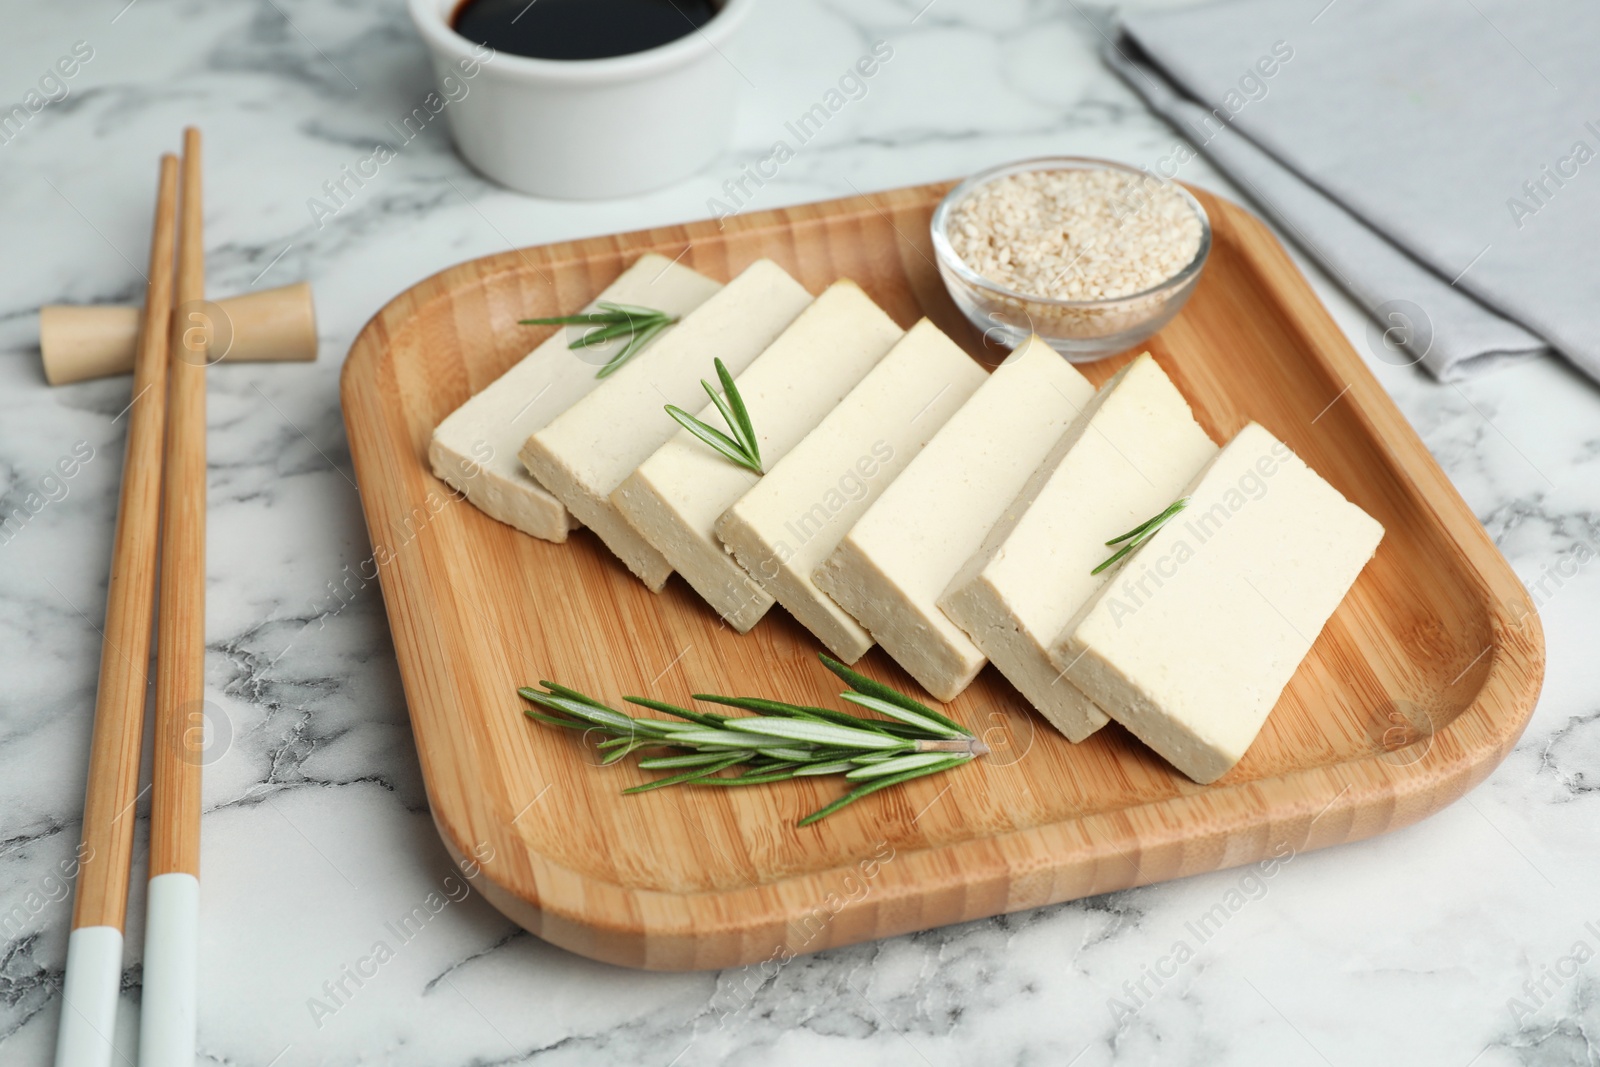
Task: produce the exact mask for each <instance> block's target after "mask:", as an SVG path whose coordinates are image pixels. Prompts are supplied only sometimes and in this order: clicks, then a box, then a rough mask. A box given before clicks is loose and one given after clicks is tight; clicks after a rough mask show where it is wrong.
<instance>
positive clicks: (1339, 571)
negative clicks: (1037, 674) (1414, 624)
mask: <svg viewBox="0 0 1600 1067" xmlns="http://www.w3.org/2000/svg"><path fill="white" fill-rule="evenodd" d="M1188 495H1189V497H1190V502H1189V506H1188V507H1187V508H1186V509H1185V510H1184V511H1182V512H1180V513H1179V514H1178V515H1177V516H1176V517H1175V518H1174V519H1173V520H1172V521H1171V522H1169V523H1167V524H1166V525H1165V526H1164V527H1162V529H1161V530H1160V531H1159V532H1158V533H1157V534H1155V536H1153V537H1152V538H1151V539H1150V540H1149V541H1147V542H1145V544H1144V545H1143V547H1141V548H1140V549H1139V550H1138V551H1137V552H1135V553H1134V554H1133V555H1132V556H1131V557H1130V559H1129V561H1128V564H1127V566H1126V567H1124V568H1123V569H1122V571H1121V573H1119V574H1118V575H1117V576H1116V579H1115V580H1114V581H1112V582H1110V583H1107V584H1106V585H1105V586H1104V587H1103V588H1102V589H1101V590H1100V592H1099V594H1098V595H1096V596H1095V597H1094V599H1092V600H1091V601H1089V603H1088V604H1086V605H1085V606H1084V607H1083V608H1082V609H1080V611H1079V612H1078V613H1077V615H1076V616H1075V617H1074V618H1073V619H1072V620H1071V621H1070V622H1068V624H1067V626H1066V628H1065V629H1064V631H1063V633H1062V634H1061V636H1060V637H1059V638H1058V639H1057V640H1056V641H1055V642H1054V644H1053V646H1052V648H1051V657H1050V658H1051V661H1052V662H1053V663H1055V665H1056V666H1057V668H1058V669H1061V670H1065V671H1066V672H1067V675H1068V677H1069V678H1071V679H1072V681H1074V682H1075V683H1077V685H1078V687H1079V688H1080V689H1082V690H1083V691H1084V692H1085V693H1087V694H1088V695H1089V696H1090V697H1091V698H1093V699H1094V701H1095V702H1096V703H1097V704H1099V705H1100V706H1101V707H1102V708H1104V709H1105V710H1106V712H1107V713H1108V714H1109V715H1110V716H1111V717H1112V718H1114V719H1116V720H1117V721H1118V722H1120V723H1122V725H1124V726H1126V727H1127V728H1128V729H1129V730H1130V731H1132V732H1133V733H1134V734H1135V735H1136V736H1137V737H1138V738H1139V739H1140V740H1141V741H1143V742H1144V743H1145V744H1147V745H1149V746H1150V747H1151V748H1153V749H1155V751H1156V752H1158V753H1159V754H1160V755H1161V756H1162V757H1164V758H1165V759H1166V760H1167V761H1168V762H1169V763H1171V764H1172V765H1173V766H1174V767H1176V768H1177V769H1178V770H1180V771H1182V772H1183V773H1184V774H1186V775H1188V776H1189V777H1190V778H1193V779H1194V780H1195V781H1197V782H1200V783H1207V782H1214V781H1216V780H1217V779H1218V778H1220V777H1222V775H1223V774H1225V773H1227V771H1228V769H1229V768H1231V767H1232V766H1233V765H1234V764H1235V763H1237V762H1238V761H1239V760H1240V759H1241V758H1242V757H1243V756H1244V753H1245V750H1246V749H1248V748H1249V747H1250V743H1251V742H1252V741H1254V740H1255V737H1256V734H1257V733H1258V732H1259V731H1260V729H1261V724H1262V723H1263V722H1265V721H1266V718H1267V714H1268V713H1269V712H1271V710H1272V707H1273V705H1274V704H1276V703H1277V701H1278V696H1279V695H1280V694H1281V693H1282V692H1283V688H1284V686H1286V685H1288V684H1289V679H1290V678H1291V677H1292V676H1293V675H1294V672H1295V668H1296V667H1298V666H1299V664H1300V661H1301V660H1302V659H1304V658H1305V655H1306V653H1307V652H1309V651H1310V650H1311V645H1312V642H1314V641H1315V640H1316V637H1317V634H1318V633H1320V632H1321V630H1322V627H1323V624H1325V623H1326V622H1327V621H1328V617H1329V616H1330V615H1332V614H1333V612H1334V609H1335V608H1337V607H1338V606H1339V602H1340V601H1341V600H1343V599H1344V595H1345V594H1346V593H1347V592H1348V591H1349V589H1350V586H1351V585H1352V584H1354V582H1355V580H1356V576H1357V575H1358V574H1360V573H1361V568H1362V567H1364V566H1365V565H1366V562H1367V560H1369V559H1371V558H1372V554H1373V552H1374V551H1375V550H1376V549H1377V546H1378V542H1379V540H1380V539H1381V538H1382V537H1383V527H1381V526H1380V525H1378V523H1377V522H1376V521H1375V520H1374V519H1373V518H1372V517H1371V516H1369V515H1368V514H1367V513H1366V512H1364V511H1362V510H1361V509H1360V508H1358V507H1356V506H1355V505H1354V504H1352V503H1350V502H1349V501H1348V500H1346V499H1345V498H1344V497H1343V496H1341V495H1340V494H1339V492H1338V490H1336V489H1334V488H1333V487H1332V486H1330V485H1329V484H1328V483H1327V482H1325V481H1323V480H1322V478H1321V477H1320V476H1319V475H1318V474H1317V473H1316V472H1315V471H1313V470H1311V468H1309V467H1307V466H1306V465H1305V463H1303V462H1302V461H1301V460H1300V458H1299V457H1298V456H1296V455H1295V454H1294V453H1293V452H1291V451H1290V450H1289V448H1288V446H1287V445H1284V444H1283V443H1282V442H1280V441H1278V440H1277V439H1276V438H1274V437H1273V436H1272V435H1271V434H1270V433H1268V432H1267V431H1266V430H1264V429H1262V428H1261V427H1260V426H1259V425H1257V424H1255V423H1251V424H1250V425H1249V426H1246V427H1245V428H1244V429H1243V430H1241V431H1240V432H1239V436H1238V437H1236V438H1234V439H1233V441H1231V442H1230V443H1229V444H1228V445H1227V447H1225V448H1223V449H1222V451H1221V452H1220V453H1218V455H1217V457H1216V459H1215V460H1213V461H1212V462H1211V464H1210V465H1209V466H1208V467H1207V468H1206V469H1205V471H1204V472H1203V473H1202V474H1201V475H1200V477H1199V478H1198V480H1197V481H1196V482H1195V484H1194V485H1193V487H1192V488H1191V489H1190V490H1189V494H1188Z"/></svg>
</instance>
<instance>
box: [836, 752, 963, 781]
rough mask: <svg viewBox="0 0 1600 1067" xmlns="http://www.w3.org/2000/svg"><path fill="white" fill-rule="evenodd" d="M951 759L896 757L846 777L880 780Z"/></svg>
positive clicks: (938, 755) (923, 755) (930, 754)
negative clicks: (884, 776) (890, 775)
mask: <svg viewBox="0 0 1600 1067" xmlns="http://www.w3.org/2000/svg"><path fill="white" fill-rule="evenodd" d="M964 758H966V757H964ZM950 759H951V757H950V756H949V755H948V754H946V753H940V752H917V753H913V754H912V755H910V756H896V757H895V758H894V759H888V760H884V761H883V762H882V763H873V764H869V765H867V766H865V767H857V768H856V769H855V770H853V771H847V772H846V773H845V777H846V778H848V779H851V780H852V781H853V780H855V779H857V778H878V777H881V776H883V775H885V774H900V773H902V772H905V771H915V770H920V769H922V768H925V767H932V766H934V765H935V764H942V763H948V762H949V761H950Z"/></svg>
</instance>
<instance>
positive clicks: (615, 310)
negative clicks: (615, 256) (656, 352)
mask: <svg viewBox="0 0 1600 1067" xmlns="http://www.w3.org/2000/svg"><path fill="white" fill-rule="evenodd" d="M595 306H596V307H598V308H599V309H600V310H599V311H586V312H584V313H582V314H579V315H555V316H552V317H550V318H543V319H519V320H517V321H518V322H520V323H521V324H522V325H524V326H593V327H594V329H592V330H588V331H586V332H584V333H582V334H580V335H579V336H578V338H577V340H575V341H573V342H572V343H571V344H570V345H568V346H567V347H568V348H589V347H591V346H593V345H599V344H604V343H605V342H607V341H610V340H612V339H613V338H617V337H627V339H628V340H627V342H626V343H625V344H624V345H623V346H622V347H621V348H620V349H619V350H618V351H617V354H616V355H614V356H612V357H611V359H610V361H609V362H607V363H606V365H605V366H603V367H601V368H600V369H599V371H597V372H596V373H595V377H596V378H604V377H606V376H607V375H610V374H613V373H615V372H616V370H617V369H618V368H619V367H621V366H622V365H623V364H624V363H626V362H628V360H630V359H632V358H633V357H634V356H636V355H637V354H638V353H639V350H640V349H642V348H644V346H645V345H647V344H649V343H650V342H651V341H653V340H654V339H655V336H656V334H658V333H660V332H661V331H662V330H665V329H666V328H667V327H668V326H671V325H672V324H673V323H675V322H677V321H678V317H677V316H676V315H668V314H667V313H666V312H665V311H657V310H656V309H655V308H646V307H639V306H637V305H635V304H613V303H612V302H611V301H609V300H602V301H600V303H599V304H597V305H595Z"/></svg>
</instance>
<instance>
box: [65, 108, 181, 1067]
mask: <svg viewBox="0 0 1600 1067" xmlns="http://www.w3.org/2000/svg"><path fill="white" fill-rule="evenodd" d="M181 170H182V175H181V189H180V180H179V179H180V174H179V171H180V167H179V161H178V160H177V159H176V158H175V157H174V156H172V155H171V154H166V155H163V156H162V157H161V169H160V180H159V182H158V186H157V196H156V213H155V229H154V234H153V236H152V239H151V244H150V279H149V286H148V288H147V289H146V292H145V311H144V319H143V323H142V326H141V332H140V335H139V347H138V354H137V356H136V359H135V365H134V376H133V400H132V402H131V404H130V406H129V421H128V441H127V448H126V452H125V455H124V458H123V471H122V491H121V498H120V500H119V502H118V505H117V526H116V533H115V535H114V538H113V540H112V548H111V580H110V587H109V589H108V591H107V596H106V624H105V629H104V631H103V642H102V645H101V650H100V681H99V689H98V692H97V695H96V698H95V718H94V737H93V740H92V742H91V743H90V749H89V781H88V786H87V790H86V793H85V797H84V808H83V836H82V844H81V845H80V846H79V861H78V862H79V867H78V878H77V896H76V900H75V901H74V904H73V914H72V932H71V934H70V935H69V938H68V941H67V971H66V978H65V983H64V988H63V990H62V1001H63V1003H62V1008H61V1024H60V1029H59V1031H58V1034H57V1039H56V1059H55V1062H56V1064H57V1067H109V1065H110V1064H111V1062H112V1058H113V1055H114V1054H115V1053H116V1046H115V1037H116V1014H117V1001H118V992H119V990H120V987H121V984H122V941H123V928H124V922H125V919H126V914H127V897H128V879H129V869H130V866H131V863H132V859H133V826H134V806H135V804H136V803H137V801H138V799H139V794H138V792H137V789H138V779H139V754H140V748H141V745H142V744H143V738H142V734H143V729H144V706H145V694H146V689H147V687H148V681H149V680H148V668H149V662H150V636H151V615H152V611H154V612H155V618H156V625H155V630H156V711H155V730H154V738H153V767H154V770H153V776H152V781H151V793H152V795H151V807H150V884H149V896H148V900H147V909H146V923H145V946H144V948H145V951H144V994H143V1002H142V1006H141V1009H140V1029H139V1063H140V1064H141V1065H142V1067H178V1065H182V1067H192V1064H193V1063H194V1056H195V1023H196V1019H195V986H196V972H197V961H198V955H199V915H200V883H199V874H200V771H201V757H202V754H203V741H204V722H205V720H204V700H205V676H204V666H205V530H206V441H205V430H206V396H205V368H206V364H207V363H208V362H209V359H208V358H207V348H208V345H209V341H210V330H209V329H208V328H207V327H209V325H210V324H209V323H205V322H185V321H177V318H176V316H175V315H174V313H173V309H174V307H177V308H179V309H184V311H185V315H184V318H186V319H187V318H189V317H190V315H191V309H196V308H198V307H199V306H200V304H199V302H200V301H203V300H204V299H205V246H204V240H203V237H202V232H201V181H200V132H199V131H198V130H195V129H193V128H190V129H187V130H185V131H184V142H183V161H182V167H181ZM174 247H176V277H174ZM193 314H196V315H203V312H199V311H194V312H193ZM196 326H200V327H202V328H200V329H196V328H195V327H196ZM158 546H159V547H158ZM158 560H159V564H160V569H159V572H158V570H157V563H158ZM158 591H159V597H160V599H159V607H157V593H158Z"/></svg>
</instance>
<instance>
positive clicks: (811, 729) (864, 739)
mask: <svg viewBox="0 0 1600 1067" xmlns="http://www.w3.org/2000/svg"><path fill="white" fill-rule="evenodd" d="M734 722H735V723H737V724H738V727H739V732H740V733H755V734H766V735H769V736H771V737H781V738H783V739H784V740H786V741H811V742H814V743H816V744H819V745H838V746H841V747H848V748H904V747H905V746H906V745H907V743H908V742H906V741H903V740H901V739H900V738H897V737H887V736H885V735H883V734H880V733H877V732H875V731H872V730H852V729H851V728H850V727H848V726H834V725H832V724H830V723H821V722H806V721H805V720H804V719H767V718H756V719H736V720H734Z"/></svg>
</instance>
